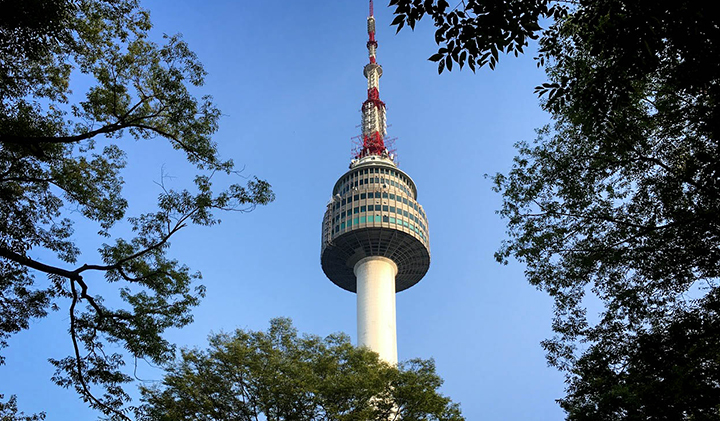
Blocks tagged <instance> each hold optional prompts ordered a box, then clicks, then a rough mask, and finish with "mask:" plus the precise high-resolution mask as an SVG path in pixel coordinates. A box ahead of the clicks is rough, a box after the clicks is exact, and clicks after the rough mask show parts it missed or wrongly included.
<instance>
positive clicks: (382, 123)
mask: <svg viewBox="0 0 720 421" xmlns="http://www.w3.org/2000/svg"><path fill="white" fill-rule="evenodd" d="M367 28H368V42H367V49H368V58H369V59H370V62H369V63H368V64H366V65H365V68H364V69H363V73H364V75H365V77H366V78H367V81H368V90H367V94H368V96H367V99H366V100H365V102H363V105H362V139H363V146H362V149H361V150H360V153H358V155H357V158H362V157H364V156H367V155H383V154H385V155H387V153H388V152H387V148H386V147H385V136H386V135H387V120H386V116H385V103H384V102H382V101H381V100H380V91H379V87H380V85H379V82H380V76H382V67H381V66H380V65H379V64H377V58H376V55H375V53H376V50H377V47H378V43H377V41H376V40H375V16H374V14H373V0H370V15H369V16H368V18H367Z"/></svg>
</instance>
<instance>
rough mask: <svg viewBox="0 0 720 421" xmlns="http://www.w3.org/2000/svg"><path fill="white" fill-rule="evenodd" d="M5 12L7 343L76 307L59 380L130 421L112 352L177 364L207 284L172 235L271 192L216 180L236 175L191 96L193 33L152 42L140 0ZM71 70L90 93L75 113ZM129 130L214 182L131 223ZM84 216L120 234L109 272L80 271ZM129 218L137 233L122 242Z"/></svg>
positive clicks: (2, 173) (36, 0) (175, 195)
mask: <svg viewBox="0 0 720 421" xmlns="http://www.w3.org/2000/svg"><path fill="white" fill-rule="evenodd" d="M1 5H2V9H3V13H2V16H0V63H2V64H1V65H0V100H1V101H0V346H6V345H7V343H6V342H5V341H4V339H6V338H7V337H9V335H11V334H13V333H16V332H19V331H21V330H23V329H27V328H28V327H29V323H30V321H31V320H32V319H34V318H39V317H45V316H46V315H47V313H48V311H49V310H50V309H58V308H61V307H63V308H64V311H67V313H68V320H69V333H70V340H71V342H72V345H73V349H74V352H73V354H72V355H70V356H68V357H65V358H61V359H53V360H51V362H52V363H53V364H54V365H55V367H56V368H57V372H56V374H55V376H54V377H53V380H54V381H55V382H56V383H57V384H59V385H61V386H63V387H72V388H75V389H76V390H77V391H78V393H79V394H80V396H81V397H82V398H83V399H84V400H85V401H86V402H88V403H89V405H90V406H91V407H93V408H96V409H98V410H100V411H102V412H103V413H105V414H106V415H111V416H114V417H117V418H121V419H122V418H126V416H125V415H124V413H123V405H124V403H125V402H126V401H127V400H128V399H129V398H128V395H127V394H126V392H125V391H124V390H123V388H122V386H123V384H124V383H127V382H128V381H130V377H129V376H128V375H127V374H125V373H124V372H123V371H122V367H123V365H124V364H125V361H126V360H125V358H124V357H123V355H122V354H120V353H115V352H113V353H109V352H107V351H106V350H107V349H108V347H107V345H108V344H117V345H119V346H122V347H123V348H124V349H125V351H126V352H127V354H128V355H129V356H131V357H132V358H135V359H147V360H149V361H152V362H154V363H158V364H160V363H163V362H165V361H167V360H168V359H170V358H172V356H173V353H174V348H173V346H172V344H170V343H168V342H167V341H166V340H165V339H163V336H162V334H163V332H164V331H165V330H166V329H167V328H169V327H181V326H184V325H186V324H187V323H189V322H190V321H191V320H192V315H191V313H190V309H191V308H192V307H193V306H194V305H196V304H197V303H198V301H199V299H200V298H201V297H202V296H203V293H204V289H203V287H202V286H199V285H195V286H193V285H192V282H193V281H194V280H195V279H198V278H199V277H200V275H199V274H198V273H193V272H191V270H190V269H189V268H188V267H186V266H185V265H183V264H182V263H181V262H178V261H176V260H174V259H172V258H170V257H169V256H168V255H167V251H168V247H169V245H170V239H171V237H172V236H173V235H174V234H176V233H177V232H178V231H179V230H180V229H182V228H183V227H185V226H186V225H187V224H191V223H192V224H198V225H212V224H215V223H217V222H218V220H217V219H216V217H215V216H214V212H215V211H217V210H237V211H247V210H250V209H252V208H253V207H254V206H255V205H258V204H266V203H268V202H270V201H272V200H273V194H272V191H271V190H270V186H269V185H268V184H267V183H266V182H265V181H262V180H258V179H252V180H251V181H250V182H249V183H247V184H246V185H237V184H235V185H232V186H230V187H229V188H228V189H227V190H225V191H222V192H216V191H214V189H213V187H212V179H213V177H214V176H218V174H228V175H236V174H237V173H236V172H235V171H234V170H233V163H232V161H230V160H222V159H221V158H220V157H219V156H218V153H217V149H216V145H215V143H214V142H213V141H212V139H211V137H212V135H213V133H214V132H215V131H216V130H217V127H218V119H219V116H220V112H219V110H218V109H217V108H215V106H214V105H213V103H212V99H211V98H210V97H208V96H205V97H202V98H196V97H195V96H194V95H193V94H192V93H191V92H190V89H191V88H192V87H198V86H201V85H202V84H203V78H204V76H205V71H204V69H203V67H202V64H201V63H200V62H199V61H198V59H197V57H196V56H195V54H194V53H193V52H192V51H191V50H190V49H189V48H188V46H187V44H186V43H185V42H184V41H183V40H182V39H181V38H180V37H179V36H170V37H166V39H165V41H166V43H165V44H164V45H158V44H156V43H154V42H151V41H150V40H148V31H149V29H150V28H151V24H150V20H149V14H148V12H147V11H145V10H142V9H141V8H140V7H139V6H138V2H137V0H77V1H71V0H24V1H3V2H2V3H1ZM71 75H72V76H73V80H74V78H76V77H79V78H80V79H81V80H82V83H83V84H84V83H85V82H86V81H91V82H92V83H91V84H90V87H89V88H87V90H86V92H85V99H84V100H82V101H80V102H78V103H74V104H72V103H70V99H71V97H70V92H71V91H70V89H71V86H72V84H71ZM128 135H129V136H131V137H133V138H135V139H140V140H144V139H152V138H162V139H165V140H167V141H169V142H170V143H171V144H172V145H173V147H174V148H175V149H177V150H179V151H181V152H182V153H183V154H184V155H185V156H186V157H187V160H188V161H189V162H190V163H192V164H194V165H195V166H196V167H197V169H198V170H199V171H201V173H200V174H199V175H197V176H196V178H195V189H194V191H189V190H184V191H174V190H165V189H164V190H163V192H162V193H161V194H160V195H159V198H158V207H157V210H156V211H154V212H150V213H146V214H142V215H138V216H131V217H128V216H126V210H127V207H128V202H127V200H126V199H125V198H124V197H123V195H122V193H123V192H122V187H123V180H122V178H121V171H122V169H123V168H124V167H125V164H126V162H125V159H126V157H125V154H124V152H123V150H122V148H121V143H122V141H123V140H124V139H125V138H127V137H128ZM77 218H84V219H86V220H89V221H94V222H95V223H96V224H97V226H98V227H99V234H100V235H101V236H103V237H105V238H107V239H108V242H107V243H106V244H104V245H103V246H102V247H101V248H100V250H99V252H100V256H101V258H102V262H97V263H84V264H80V263H79V262H80V259H81V250H80V249H79V248H78V246H77V245H76V243H75V241H74V239H73V222H74V220H76V219H77ZM120 221H125V222H126V223H128V224H129V225H130V227H131V228H132V231H133V232H134V237H133V238H130V239H125V238H120V237H117V238H115V239H114V240H111V239H112V238H113V237H114V235H113V231H114V228H116V229H117V224H118V222H120ZM40 256H41V257H40ZM41 260H42V261H41ZM44 262H48V263H44ZM38 274H40V275H42V277H41V278H42V279H38V278H37V275H38ZM102 277H104V278H105V280H106V281H107V282H111V283H114V284H115V285H117V290H118V291H119V295H118V298H119V299H120V300H121V301H122V302H124V305H121V306H119V307H111V306H108V305H106V304H105V303H106V302H108V301H112V302H115V301H119V300H117V299H112V300H106V299H104V297H102V296H100V295H98V293H97V289H95V291H96V292H93V287H92V285H93V284H94V283H97V281H99V280H100V279H102ZM91 281H92V282H91ZM1 358H2V357H1V356H0V363H1V362H2V359H1ZM96 387H99V389H100V390H102V394H98V393H97V392H95V391H94V389H95V388H96ZM12 402H14V401H12Z"/></svg>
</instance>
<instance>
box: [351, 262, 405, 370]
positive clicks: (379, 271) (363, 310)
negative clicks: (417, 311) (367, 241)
mask: <svg viewBox="0 0 720 421" xmlns="http://www.w3.org/2000/svg"><path fill="white" fill-rule="evenodd" d="M354 272H355V277H356V278H357V331H358V346H364V347H368V348H370V349H371V350H373V351H375V352H377V353H378V354H379V355H380V358H381V359H382V360H384V361H386V362H388V363H390V364H393V365H395V364H397V359H398V358H397V333H396V327H395V275H397V272H398V269H397V265H395V262H393V261H392V260H390V259H388V258H386V257H380V256H372V257H365V258H364V259H361V260H360V261H359V262H357V263H356V264H355V268H354Z"/></svg>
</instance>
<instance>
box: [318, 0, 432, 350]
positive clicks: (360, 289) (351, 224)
mask: <svg viewBox="0 0 720 421" xmlns="http://www.w3.org/2000/svg"><path fill="white" fill-rule="evenodd" d="M367 26H368V36H369V40H368V42H367V49H368V56H369V60H370V62H369V63H368V64H367V65H366V66H365V68H364V69H363V74H364V75H365V77H366V78H367V80H368V97H367V99H366V100H365V102H363V106H362V149H361V150H360V151H359V152H358V153H357V154H356V155H355V157H354V159H353V160H352V161H351V163H350V169H349V171H347V172H346V173H345V174H343V175H342V176H341V177H340V179H339V180H338V181H337V182H336V183H335V186H334V187H333V190H332V198H331V200H330V202H329V203H328V205H327V209H326V211H325V215H324V217H323V222H322V242H321V243H322V245H321V258H320V261H321V265H322V269H323V271H324V272H325V275H327V277H328V278H329V279H330V280H331V281H332V282H334V283H335V284H336V285H338V286H339V287H341V288H343V289H345V290H347V291H351V292H355V293H357V311H358V319H357V325H358V345H359V346H365V347H368V348H370V349H371V350H373V351H375V352H377V353H378V354H379V355H380V358H381V359H383V360H385V361H387V362H389V363H391V364H396V363H397V337H396V327H395V293H396V292H399V291H403V290H405V289H408V288H410V287H411V286H413V285H415V284H417V283H418V282H419V281H420V280H421V279H422V278H423V276H425V273H427V271H428V268H429V267H430V237H429V234H428V221H427V216H426V215H425V210H424V209H423V207H422V206H421V205H420V204H419V203H418V202H417V187H416V186H415V183H414V182H413V181H412V179H411V178H410V176H409V175H407V174H406V173H405V172H404V171H402V170H400V169H399V168H398V166H397V164H396V162H395V157H394V154H393V153H391V152H390V151H388V149H387V148H386V146H385V140H386V137H387V133H386V130H387V124H386V117H385V103H384V102H382V101H381V100H380V95H379V80H380V77H381V76H382V67H381V66H380V65H379V64H377V62H376V56H375V53H376V50H377V46H378V44H377V41H376V40H375V18H374V16H373V4H372V0H370V15H369V16H368V18H367Z"/></svg>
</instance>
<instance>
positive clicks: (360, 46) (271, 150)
mask: <svg viewBox="0 0 720 421" xmlns="http://www.w3.org/2000/svg"><path fill="white" fill-rule="evenodd" d="M386 4H387V0H379V1H378V2H377V4H376V6H375V15H376V19H377V39H378V42H379V49H378V62H379V63H380V64H381V65H382V66H383V69H384V75H383V77H382V78H381V80H380V97H381V99H382V100H384V101H385V102H386V104H387V112H388V122H389V124H390V127H389V129H388V132H389V136H390V137H397V141H396V147H397V151H398V154H399V157H400V166H401V168H402V169H403V170H404V171H405V172H407V173H408V174H409V175H410V176H411V177H413V179H414V180H415V182H416V184H417V186H418V192H419V193H418V201H419V202H420V203H421V204H422V205H423V206H424V207H425V210H426V213H427V216H428V220H429V228H430V245H431V266H430V270H429V272H428V274H427V275H426V276H425V278H424V279H423V280H422V281H421V282H420V283H419V284H417V285H416V286H414V287H413V288H411V289H409V290H407V291H404V292H402V293H400V294H398V296H397V328H398V350H399V357H400V359H401V360H405V359H410V358H416V357H420V358H434V359H435V361H436V364H437V371H438V373H439V374H440V375H441V376H442V377H443V378H444V379H445V385H444V386H443V389H442V391H443V393H445V394H447V395H449V396H450V397H451V398H452V399H453V400H454V401H456V402H459V403H460V404H461V407H462V410H463V413H464V415H465V416H466V418H467V419H468V420H479V419H483V420H523V421H529V420H538V421H539V420H555V419H559V418H562V416H563V414H562V411H561V410H560V409H559V408H558V406H557V404H556V403H555V401H554V400H555V399H557V398H560V397H561V396H562V394H563V381H562V376H561V374H559V373H557V372H556V371H555V370H554V369H552V368H548V367H547V365H546V362H545V358H544V353H543V351H542V349H541V348H540V345H539V342H540V341H541V340H542V339H544V338H547V337H549V336H551V331H550V321H551V317H552V308H551V301H550V299H549V298H548V297H547V296H546V295H545V294H544V293H542V292H539V291H536V290H535V289H534V288H533V287H532V286H530V285H529V284H528V283H527V282H526V281H525V279H524V276H523V267H522V265H520V264H518V263H516V262H511V263H510V265H508V266H501V265H499V264H497V263H496V262H495V261H494V259H493V252H494V251H495V250H497V248H498V247H499V246H500V243H501V241H502V240H503V239H504V236H505V234H504V232H505V228H504V221H502V220H501V219H500V218H499V216H498V215H496V213H495V212H496V210H497V209H499V207H500V198H499V196H498V195H497V194H495V193H493V192H492V190H491V183H490V181H489V180H488V179H486V178H485V177H484V174H494V173H496V172H506V171H507V170H508V169H509V168H510V166H511V164H512V158H513V156H514V153H515V152H514V148H513V144H514V143H515V142H517V141H520V140H532V139H534V137H535V134H534V129H535V128H538V127H540V126H542V125H543V124H545V123H547V122H548V116H547V115H546V114H544V113H543V112H541V111H540V109H539V106H538V99H537V97H536V96H535V95H534V94H533V88H534V87H535V86H536V85H539V84H540V83H542V82H543V81H544V80H545V79H544V74H543V72H542V71H541V70H539V69H537V68H536V66H535V62H534V61H533V60H532V57H533V56H534V53H533V51H532V49H531V50H530V52H529V53H527V54H526V55H525V56H522V57H520V58H514V57H502V58H501V61H500V64H499V66H498V67H497V69H496V70H495V71H490V70H488V69H483V70H481V71H478V73H477V74H473V73H472V72H470V71H469V70H467V69H465V70H463V71H457V70H455V71H453V72H452V73H444V74H443V75H440V76H438V74H437V68H436V65H435V63H431V62H429V61H427V57H429V56H430V55H432V54H433V53H434V52H435V48H436V46H435V44H434V42H433V36H432V35H433V28H432V27H431V25H430V22H429V21H427V22H422V24H421V25H420V26H419V27H418V28H417V29H416V30H415V32H411V31H409V30H403V31H402V32H401V33H400V34H398V35H395V31H394V29H393V28H391V27H390V26H389V23H390V22H391V21H392V15H391V9H389V8H387V7H386ZM143 5H144V6H145V7H146V8H148V9H149V10H150V11H151V17H152V20H153V22H154V24H155V28H154V29H153V34H154V35H155V36H156V37H157V38H158V39H159V38H160V36H161V35H162V34H163V33H167V34H174V33H177V32H181V33H183V34H184V38H185V40H186V41H188V43H189V44H190V46H191V48H192V49H193V50H194V51H195V52H196V53H197V54H198V56H199V58H200V60H201V61H202V62H203V63H204V65H205V67H206V70H207V71H208V72H209V75H208V77H207V83H206V85H205V86H204V87H203V88H202V89H200V90H198V91H197V92H198V94H211V95H213V96H214V98H215V101H216V104H217V105H218V106H219V108H220V109H221V110H222V111H223V118H222V120H221V127H220V131H219V132H218V134H217V136H216V138H215V139H216V141H217V143H218V145H219V149H220V151H221V154H222V156H223V157H227V158H232V159H233V160H234V161H235V162H236V164H237V165H238V166H239V167H241V168H242V167H244V168H245V169H244V174H246V175H248V176H250V175H257V176H258V177H260V178H264V179H267V180H268V181H269V182H270V183H271V184H272V185H273V189H274V191H275V193H276V195H277V199H276V201H275V202H274V203H272V204H271V205H269V206H267V207H260V208H258V209H256V210H255V211H254V212H252V213H248V214H239V213H232V214H226V215H223V216H222V219H223V222H222V224H220V225H219V226H214V227H210V228H188V229H186V230H184V231H182V232H181V233H180V234H179V235H178V236H177V238H175V239H174V240H173V244H172V248H171V252H170V254H171V255H172V256H174V257H176V258H178V259H179V260H181V261H183V262H185V263H187V264H188V265H189V266H190V267H191V268H193V269H196V270H200V271H201V272H202V273H203V277H204V279H203V283H204V284H205V285H206V286H207V297H206V298H205V300H204V301H203V302H202V304H201V305H200V306H199V307H198V308H197V309H196V310H195V311H194V314H195V323H193V324H192V325H191V326H188V327H186V328H184V329H182V330H175V331H172V332H170V335H169V336H170V338H171V339H172V340H173V341H175V342H177V343H178V344H180V345H181V346H205V344H206V337H207V335H208V333H210V332H211V331H214V332H219V331H222V330H224V331H228V330H232V329H234V328H236V327H240V328H246V329H253V330H261V329H266V328H267V326H268V321H269V320H270V319H271V318H273V317H278V316H286V317H290V318H292V319H293V321H294V323H295V325H296V326H297V327H298V329H299V330H300V331H302V332H306V333H312V334H317V335H327V334H329V333H332V332H337V331H343V332H346V333H348V334H350V335H351V336H352V337H353V338H355V317H356V316H355V295H354V294H351V293H349V292H346V291H344V290H342V289H340V288H338V287H336V286H335V285H334V284H332V283H331V282H330V281H329V280H328V279H327V278H326V277H325V276H324V274H323V272H322V270H321V268H320V228H321V221H322V216H323V212H324V210H325V205H326V203H327V201H328V200H329V199H330V193H331V189H332V186H333V184H334V183H335V181H336V180H337V178H338V177H339V176H340V175H342V174H343V173H344V172H345V171H346V170H347V167H348V164H349V160H350V149H351V137H353V136H355V135H357V134H358V133H359V130H360V129H359V128H358V127H357V126H358V125H359V124H360V112H359V110H360V105H361V103H362V101H363V100H364V98H365V97H366V80H365V78H364V77H363V75H362V68H363V66H364V65H365V63H366V62H367V51H366V49H365V41H366V39H367V33H366V26H365V25H366V24H365V17H366V15H367V1H365V0H353V1H348V0H343V1H337V0H316V1H313V2H308V1H302V2H298V1H284V2H257V1H247V0H244V1H215V0H214V1H199V0H176V1H164V0H162V1H161V0H153V1H144V2H143ZM76 92H78V91H77V90H76ZM121 145H123V146H124V147H125V148H126V150H127V151H128V160H129V166H128V169H127V171H126V173H125V174H124V178H125V180H126V182H127V185H126V197H128V199H129V200H130V205H131V207H130V212H129V213H130V214H137V213H139V212H142V211H149V210H151V209H152V206H153V203H154V201H155V199H156V197H157V195H158V193H159V187H158V186H157V185H156V184H155V182H157V181H160V174H161V171H163V170H162V169H163V168H164V171H165V173H167V174H169V175H171V176H172V177H173V178H171V179H169V180H168V181H167V183H168V184H170V187H175V188H182V187H185V186H188V185H190V182H191V180H192V175H193V174H194V173H193V172H192V171H193V170H192V168H191V167H190V166H189V165H188V164H187V163H185V162H184V161H183V157H182V155H181V154H179V153H178V152H177V151H173V150H172V149H171V148H169V147H168V146H167V144H166V143H165V142H162V141H159V140H156V141H141V142H136V141H134V140H132V139H130V138H128V139H126V140H125V141H123V142H121ZM228 181H233V180H228ZM96 230H97V228H96V227H93V226H89V225H87V226H85V225H80V226H78V229H77V233H76V239H77V241H78V243H79V244H81V245H82V248H83V249H84V250H86V251H85V254H83V256H81V258H80V263H81V264H82V263H93V262H95V261H97V260H98V258H97V255H96V254H95V253H94V252H93V251H94V249H95V248H96V247H97V245H98V241H99V240H98V239H97V238H96V237H95V236H94V234H93V233H94V232H95V231H96ZM103 283H104V281H103V280H102V278H100V277H98V278H97V279H96V280H95V281H94V284H95V285H98V286H97V288H101V287H102V285H103ZM66 312H67V308H66V307H63V308H62V309H61V310H60V311H59V312H57V313H53V314H52V315H51V316H50V317H48V318H46V319H43V320H38V321H35V322H33V323H32V326H31V328H30V330H28V331H26V332H23V333H21V334H18V335H15V336H14V337H12V338H11V340H10V341H9V342H10V348H9V349H6V350H3V353H4V354H5V355H6V356H7V360H6V365H5V366H2V367H0V393H5V394H12V393H16V394H18V395H19V405H20V407H21V408H22V409H23V410H25V411H28V412H33V411H40V410H46V411H47V412H48V419H49V420H77V419H94V418H96V414H94V413H93V412H92V411H90V410H88V409H87V408H86V406H85V405H84V404H83V403H82V402H80V400H79V399H78V398H77V396H76V395H75V394H74V392H73V391H68V390H64V389H60V388H59V387H57V386H55V385H54V384H52V383H51V382H50V380H49V378H50V376H51V375H52V372H53V369H52V367H51V366H50V364H49V363H48V362H47V358H50V357H55V358H60V357H63V356H65V355H68V354H69V353H70V349H71V348H70V346H71V345H70V341H69V337H68V336H67V334H66V329H67V323H68V318H67V313H66ZM138 376H139V377H141V378H143V379H144V380H158V379H159V378H160V374H159V373H158V372H157V371H153V370H150V369H148V368H146V367H145V366H144V365H143V364H142V363H141V365H140V367H139V371H138Z"/></svg>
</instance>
